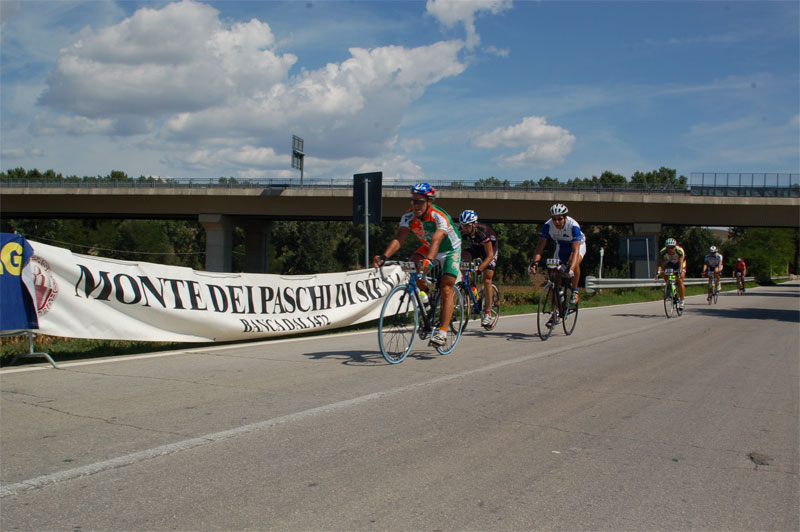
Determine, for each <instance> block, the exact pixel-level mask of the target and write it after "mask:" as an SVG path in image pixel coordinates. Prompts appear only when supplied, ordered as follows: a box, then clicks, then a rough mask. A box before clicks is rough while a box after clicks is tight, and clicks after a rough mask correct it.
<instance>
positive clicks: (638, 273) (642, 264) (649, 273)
mask: <svg viewBox="0 0 800 532" xmlns="http://www.w3.org/2000/svg"><path fill="white" fill-rule="evenodd" d="M660 233H661V224H659V223H634V224H633V235H634V236H646V237H649V238H650V239H651V244H650V246H649V248H650V263H649V267H648V262H647V260H646V259H644V260H635V261H634V262H633V277H634V278H636V279H644V278H647V277H654V276H655V275H656V272H657V271H658V256H657V255H656V253H658V250H659V249H661V248H660V247H659V244H660V242H659V241H658V236H659V234H660Z"/></svg>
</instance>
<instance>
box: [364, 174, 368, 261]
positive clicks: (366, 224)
mask: <svg viewBox="0 0 800 532" xmlns="http://www.w3.org/2000/svg"><path fill="white" fill-rule="evenodd" d="M364 268H365V269H366V268H369V178H366V179H364Z"/></svg>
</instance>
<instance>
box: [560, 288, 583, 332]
mask: <svg viewBox="0 0 800 532" xmlns="http://www.w3.org/2000/svg"><path fill="white" fill-rule="evenodd" d="M571 297H572V288H568V289H566V290H565V291H564V318H563V319H562V320H561V324H562V325H563V327H564V334H566V335H567V336H569V335H570V334H572V331H574V330H575V324H576V323H578V305H577V304H576V305H572V304H570V302H569V301H570V298H571ZM578 304H580V302H579V303H578Z"/></svg>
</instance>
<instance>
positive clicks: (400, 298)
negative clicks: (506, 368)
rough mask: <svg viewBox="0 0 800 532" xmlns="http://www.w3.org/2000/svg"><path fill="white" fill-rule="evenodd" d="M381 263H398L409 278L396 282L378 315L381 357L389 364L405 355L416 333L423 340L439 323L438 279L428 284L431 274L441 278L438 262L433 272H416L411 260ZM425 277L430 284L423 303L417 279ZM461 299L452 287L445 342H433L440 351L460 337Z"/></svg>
mask: <svg viewBox="0 0 800 532" xmlns="http://www.w3.org/2000/svg"><path fill="white" fill-rule="evenodd" d="M384 264H387V265H389V264H397V265H400V266H401V267H402V268H403V269H404V270H405V271H406V272H407V273H408V281H407V282H406V283H404V284H399V285H397V286H395V287H394V288H393V289H392V290H391V291H390V292H389V294H388V295H387V296H386V299H385V301H384V302H383V306H382V307H381V315H380V318H379V319H378V344H379V345H380V349H381V354H382V355H383V358H385V359H386V361H387V362H388V363H390V364H399V363H400V362H402V361H403V360H405V358H406V357H407V356H408V354H409V353H410V352H411V349H412V347H413V346H414V341H415V339H416V337H417V336H419V337H420V339H422V340H425V339H427V338H430V336H431V334H432V333H433V331H435V330H436V329H438V328H439V326H440V324H441V305H440V304H439V301H440V300H441V297H442V293H441V289H440V287H439V283H438V282H436V283H435V284H431V281H432V278H431V277H434V278H435V279H436V280H437V281H438V280H439V279H440V278H441V267H440V266H439V265H438V264H437V265H436V266H435V268H434V271H438V273H437V274H436V275H434V276H431V277H429V276H427V275H424V274H421V273H417V271H416V269H415V267H414V263H413V262H398V261H386V262H385V263H384ZM418 280H424V281H425V282H427V283H428V285H429V286H432V289H431V293H430V294H429V296H428V297H429V299H428V304H424V303H423V301H422V297H421V296H420V289H419V287H417V281H418ZM464 314H465V313H464V299H463V297H462V295H461V291H460V290H458V289H455V288H454V290H453V317H452V319H451V320H450V326H449V328H448V331H447V343H446V344H445V345H443V346H436V351H437V352H438V353H439V354H441V355H447V354H450V353H452V352H453V349H455V347H456V344H458V341H459V340H460V339H461V332H462V330H463V322H464Z"/></svg>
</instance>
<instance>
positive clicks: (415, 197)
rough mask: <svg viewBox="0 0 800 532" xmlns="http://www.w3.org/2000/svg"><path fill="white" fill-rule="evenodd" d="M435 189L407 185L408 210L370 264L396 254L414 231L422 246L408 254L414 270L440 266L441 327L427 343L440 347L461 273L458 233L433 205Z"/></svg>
mask: <svg viewBox="0 0 800 532" xmlns="http://www.w3.org/2000/svg"><path fill="white" fill-rule="evenodd" d="M435 199H436V189H435V188H433V187H432V186H431V185H429V184H428V183H417V184H416V185H414V186H412V187H411V209H409V210H408V211H406V213H405V214H403V216H402V217H401V218H400V225H399V227H398V228H397V233H396V234H395V236H394V238H393V239H392V240H391V242H389V245H388V246H386V250H385V251H384V252H383V255H379V256H376V257H375V258H374V259H373V261H372V262H373V264H374V265H375V267H376V268H377V267H378V266H380V265H381V264H383V263H384V261H385V260H386V259H387V258H389V257H391V256H392V255H394V254H395V253H397V250H399V249H400V247H401V246H402V245H403V242H405V240H406V237H407V236H408V234H409V233H414V235H416V237H417V238H418V239H419V241H420V242H422V246H421V247H420V248H419V249H417V250H416V251H415V252H414V253H413V254H412V255H411V260H413V261H414V263H415V264H416V265H417V271H420V270H423V271H426V272H427V271H429V270H430V269H431V267H432V266H433V262H434V261H436V262H439V263H441V265H442V280H441V290H442V323H441V329H440V330H438V331H435V332H434V333H433V334H432V335H431V339H430V342H431V343H432V344H434V345H438V346H442V345H445V344H446V343H447V330H448V329H449V327H450V320H451V319H452V317H453V290H454V287H455V285H456V279H458V277H459V275H460V274H461V270H460V266H461V235H460V234H459V232H458V230H457V229H456V227H455V225H454V224H453V220H451V219H450V215H449V214H447V213H446V212H445V211H444V210H443V209H441V208H440V207H437V206H436V205H434V204H433V202H434V200H435Z"/></svg>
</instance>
